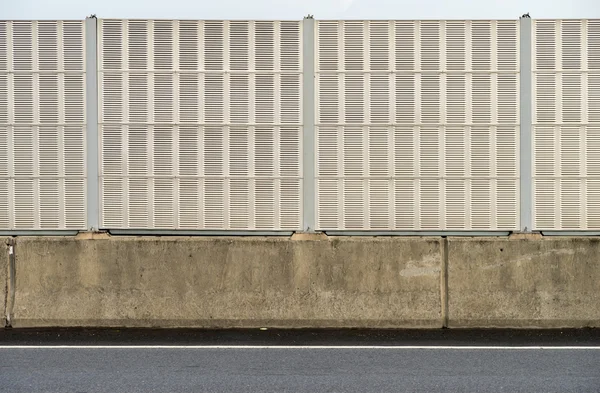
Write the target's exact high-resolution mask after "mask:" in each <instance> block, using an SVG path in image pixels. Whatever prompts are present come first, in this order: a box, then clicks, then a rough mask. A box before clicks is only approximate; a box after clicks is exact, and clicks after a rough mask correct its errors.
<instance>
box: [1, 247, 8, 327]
mask: <svg viewBox="0 0 600 393" xmlns="http://www.w3.org/2000/svg"><path fill="white" fill-rule="evenodd" d="M8 241H9V238H7V237H0V312H1V314H0V327H4V326H6V306H7V300H8V296H7V295H8V244H9V243H8Z"/></svg>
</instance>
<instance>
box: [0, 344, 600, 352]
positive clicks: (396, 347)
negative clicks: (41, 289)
mask: <svg viewBox="0 0 600 393" xmlns="http://www.w3.org/2000/svg"><path fill="white" fill-rule="evenodd" d="M3 349H301V350H302V349H362V350H364V349H386V350H392V349H394V350H406V349H423V350H507V351H512V350H518V351H531V350H550V351H562V350H600V346H446V345H441V346H430V345H0V350H3Z"/></svg>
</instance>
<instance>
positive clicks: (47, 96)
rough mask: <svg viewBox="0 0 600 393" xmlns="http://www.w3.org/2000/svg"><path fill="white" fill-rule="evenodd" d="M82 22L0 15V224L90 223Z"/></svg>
mask: <svg viewBox="0 0 600 393" xmlns="http://www.w3.org/2000/svg"><path fill="white" fill-rule="evenodd" d="M84 29H85V27H84V23H83V22H81V21H0V229H1V230H41V229H44V230H61V229H70V230H77V229H85V228H86V214H85V206H86V185H85V179H86V174H85V97H84V95H85V84H84V78H85V64H84V63H85V60H84V59H85V50H86V48H85V41H84V36H85V32H84ZM92 50H94V49H92Z"/></svg>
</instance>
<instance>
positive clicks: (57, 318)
mask: <svg viewBox="0 0 600 393" xmlns="http://www.w3.org/2000/svg"><path fill="white" fill-rule="evenodd" d="M15 250H16V270H15V278H16V293H15V296H14V299H9V302H8V303H9V304H11V303H14V307H13V308H12V315H11V316H12V318H11V324H12V326H14V327H44V326H131V327H133V326H144V327H154V326H156V327H260V326H269V327H294V328H299V327H377V328H407V327H423V328H425V327H428V328H439V327H442V326H449V327H581V326H596V327H600V239H598V238H541V237H540V238H532V237H529V238H526V239H514V238H449V239H442V238H418V237H412V238H377V237H368V238H367V237H364V238H361V237H329V238H327V237H325V236H323V237H319V236H309V237H308V238H307V237H303V236H295V237H294V238H293V240H292V239H289V238H239V237H238V238H202V237H195V238H190V237H187V238H183V237H182V238H172V237H171V238H170V237H163V238H160V237H106V238H101V239H85V238H81V237H77V238H73V237H56V238H52V237H19V238H17V243H16V248H15ZM5 255H6V253H5ZM0 264H1V266H2V269H0V280H2V281H1V282H2V283H5V282H7V280H8V277H5V276H6V271H7V268H6V266H7V264H8V262H7V258H5V257H4V256H2V257H0ZM9 295H10V294H9ZM0 296H4V294H3V295H0ZM9 297H10V296H9ZM0 299H2V298H0ZM0 304H5V302H2V303H0Z"/></svg>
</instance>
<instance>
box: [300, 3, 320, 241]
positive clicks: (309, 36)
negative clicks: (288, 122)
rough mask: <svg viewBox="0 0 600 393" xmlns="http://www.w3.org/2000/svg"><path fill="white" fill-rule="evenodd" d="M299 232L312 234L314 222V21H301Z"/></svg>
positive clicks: (306, 19)
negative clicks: (300, 185) (300, 207)
mask: <svg viewBox="0 0 600 393" xmlns="http://www.w3.org/2000/svg"><path fill="white" fill-rule="evenodd" d="M302 23H303V25H302V109H303V116H302V126H303V127H302V129H303V138H302V151H303V154H302V162H303V164H302V176H303V177H302V178H303V181H302V189H303V198H302V201H303V202H302V230H303V231H304V232H314V231H315V222H316V210H315V206H316V196H317V194H316V187H315V186H316V184H315V20H314V19H313V16H312V15H308V16H307V17H305V18H304V20H303V21H302Z"/></svg>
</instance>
